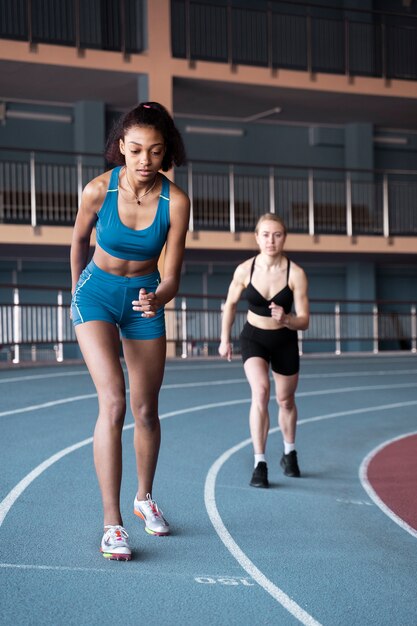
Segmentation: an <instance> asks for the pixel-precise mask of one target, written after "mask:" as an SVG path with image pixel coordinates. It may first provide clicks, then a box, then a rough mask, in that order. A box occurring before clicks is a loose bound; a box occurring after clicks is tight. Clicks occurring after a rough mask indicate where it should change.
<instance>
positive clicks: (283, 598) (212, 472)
mask: <svg viewBox="0 0 417 626" xmlns="http://www.w3.org/2000/svg"><path fill="white" fill-rule="evenodd" d="M277 430H279V428H274V429H272V430H270V431H269V432H270V433H272V432H276V431H277ZM251 442H252V440H251V438H249V439H245V441H242V442H241V443H239V444H237V445H236V446H234V447H233V448H229V450H226V452H224V453H223V454H222V455H221V456H220V457H219V458H218V459H217V460H216V461H215V462H214V463H213V465H212V466H211V467H210V469H209V471H208V474H207V477H206V482H205V486H204V502H205V505H206V510H207V513H208V516H209V518H210V521H211V523H212V524H213V526H214V530H215V531H216V533H217V534H218V536H219V537H220V539H221V540H222V542H223V543H224V545H225V546H226V548H227V549H228V551H229V552H230V554H231V555H232V556H233V557H234V558H235V559H236V561H237V562H238V563H239V565H240V566H241V567H243V569H244V570H245V572H247V574H249V576H250V577H251V578H252V579H253V580H255V581H256V582H257V583H258V585H260V586H261V587H262V589H264V590H265V591H266V592H267V593H269V595H271V596H272V597H273V598H274V600H276V601H277V602H279V604H281V606H282V607H283V608H284V609H286V610H287V611H288V612H289V613H291V615H294V617H296V618H297V619H298V620H299V621H300V622H301V623H302V624H306V626H320V622H318V621H317V620H315V619H314V617H312V616H311V615H310V614H309V613H307V612H306V611H305V610H304V609H303V608H301V606H300V605H299V604H297V603H296V602H295V601H294V600H292V599H291V598H290V597H289V596H288V595H287V594H286V593H285V592H284V591H283V590H282V589H280V588H279V587H277V585H274V583H273V582H272V581H271V580H269V578H267V577H266V576H265V574H263V573H262V572H261V570H259V569H258V568H257V567H256V565H255V564H254V563H253V562H252V561H251V560H250V559H249V558H248V557H247V556H246V554H245V553H244V552H243V550H242V549H241V548H240V547H239V546H238V544H237V543H236V542H235V540H234V539H233V537H232V535H231V534H230V533H229V531H228V530H227V528H226V526H225V525H224V523H223V520H222V518H221V517H220V514H219V511H218V508H217V505H216V478H217V474H218V473H219V470H220V469H221V467H222V466H223V464H224V463H225V462H226V461H228V459H229V458H230V457H231V456H232V455H233V454H234V453H235V452H238V451H239V450H241V449H242V448H244V447H245V446H247V445H249V444H250V443H251Z"/></svg>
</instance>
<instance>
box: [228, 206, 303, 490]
mask: <svg viewBox="0 0 417 626" xmlns="http://www.w3.org/2000/svg"><path fill="white" fill-rule="evenodd" d="M286 235H287V233H286V228H285V224H284V222H283V221H282V219H281V218H280V217H278V216H277V215H275V214H273V213H266V214H264V215H262V216H261V217H260V218H259V220H258V223H257V225H256V228H255V238H256V242H257V244H258V247H259V254H258V255H257V256H255V257H252V258H250V259H248V260H246V261H244V262H243V263H241V264H240V265H238V267H237V268H236V270H235V272H234V275H233V279H232V282H231V283H230V286H229V290H228V294H227V300H226V303H225V306H224V310H223V320H222V331H221V341H220V346H219V354H220V356H222V357H224V358H227V360H228V361H230V360H231V357H232V343H231V341H230V333H231V329H232V326H233V322H234V319H235V314H236V307H237V303H238V301H239V299H240V298H241V296H243V297H245V298H246V300H247V301H248V315H247V321H246V324H245V326H244V328H243V330H242V333H241V335H240V342H241V352H242V360H243V363H244V369H245V374H246V377H247V379H248V382H249V385H250V388H251V393H252V402H251V408H250V414H249V424H250V432H251V437H252V443H253V448H254V455H255V459H254V471H253V475H252V479H251V481H250V484H251V486H253V487H268V486H269V483H268V466H267V462H266V458H265V449H266V442H267V437H268V431H269V425H270V420H269V412H268V404H269V398H270V379H269V366H270V365H271V370H272V376H273V380H274V383H275V390H276V397H277V402H278V405H279V413H278V423H279V426H280V429H281V432H282V436H283V442H284V451H283V455H282V458H281V466H282V468H283V470H284V474H286V475H287V476H294V477H298V476H300V469H299V467H298V461H297V452H296V450H295V433H296V425H297V407H296V404H295V392H296V389H297V384H298V372H299V364H300V359H299V351H298V338H297V331H299V330H306V329H307V328H308V324H309V302H308V293H307V278H306V275H305V273H304V271H303V269H302V268H301V267H300V266H299V265H297V264H296V263H293V262H291V261H290V260H289V259H288V257H287V256H286V255H284V252H283V249H284V244H285V240H286Z"/></svg>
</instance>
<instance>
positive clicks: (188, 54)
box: [185, 0, 191, 61]
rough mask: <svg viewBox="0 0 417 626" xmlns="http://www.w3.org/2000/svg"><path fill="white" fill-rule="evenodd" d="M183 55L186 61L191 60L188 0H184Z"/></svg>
mask: <svg viewBox="0 0 417 626" xmlns="http://www.w3.org/2000/svg"><path fill="white" fill-rule="evenodd" d="M185 57H186V59H187V60H188V61H191V15H190V0H185Z"/></svg>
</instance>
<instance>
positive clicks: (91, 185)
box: [83, 170, 113, 201]
mask: <svg viewBox="0 0 417 626" xmlns="http://www.w3.org/2000/svg"><path fill="white" fill-rule="evenodd" d="M112 172H113V170H108V171H107V172H103V173H102V174H100V175H99V176H96V177H95V178H93V179H92V180H90V182H88V183H87V184H86V186H85V187H84V191H83V194H84V195H85V196H86V197H87V198H88V199H89V200H90V201H95V200H99V199H100V198H104V196H105V195H106V193H107V189H108V187H109V183H110V178H111V174H112Z"/></svg>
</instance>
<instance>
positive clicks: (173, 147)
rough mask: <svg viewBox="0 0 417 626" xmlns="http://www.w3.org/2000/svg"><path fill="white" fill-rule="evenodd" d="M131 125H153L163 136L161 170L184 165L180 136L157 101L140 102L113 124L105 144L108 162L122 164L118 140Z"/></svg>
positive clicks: (171, 120) (170, 118)
mask: <svg viewBox="0 0 417 626" xmlns="http://www.w3.org/2000/svg"><path fill="white" fill-rule="evenodd" d="M133 126H153V128H155V129H156V130H158V131H159V132H160V133H161V135H162V136H163V138H164V142H165V147H166V151H165V156H164V159H163V161H162V170H163V171H164V172H167V171H168V170H169V169H171V167H172V165H173V164H175V165H177V166H179V165H185V163H186V161H187V157H186V154H185V148H184V143H183V141H182V137H181V135H180V133H179V131H178V129H177V128H176V126H175V124H174V121H173V119H172V117H171V116H170V114H169V113H168V111H167V110H166V108H165V107H163V106H162V104H159V103H158V102H141V103H140V104H138V105H137V106H136V107H135V108H134V109H132V110H131V111H129V112H128V113H126V114H125V115H122V116H121V117H120V118H119V119H118V120H117V121H116V122H115V124H114V125H113V128H112V129H111V131H110V134H109V138H108V140H107V144H106V152H105V156H106V159H107V161H108V162H109V163H114V164H115V165H124V164H125V158H124V155H123V154H122V153H121V152H120V148H119V142H120V139H122V140H123V139H124V137H125V135H126V133H127V131H128V130H129V129H130V128H132V127H133Z"/></svg>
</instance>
